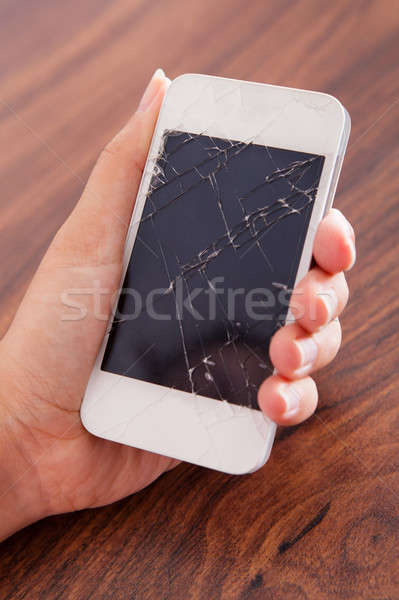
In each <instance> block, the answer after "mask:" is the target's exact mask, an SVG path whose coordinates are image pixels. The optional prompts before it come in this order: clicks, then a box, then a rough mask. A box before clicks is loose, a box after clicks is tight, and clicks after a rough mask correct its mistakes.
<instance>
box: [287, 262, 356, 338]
mask: <svg viewBox="0 0 399 600" xmlns="http://www.w3.org/2000/svg"><path fill="white" fill-rule="evenodd" d="M348 297H349V290H348V285H347V283H346V280H345V276H344V274H343V273H342V272H341V273H336V274H335V275H330V274H329V273H326V272H325V271H323V270H322V269H320V268H319V267H315V268H313V269H311V270H310V271H309V273H307V275H305V277H304V278H303V279H302V281H301V282H300V283H299V284H298V285H297V287H296V288H295V290H294V291H293V293H292V296H291V302H290V309H291V312H292V314H293V316H294V317H295V320H296V322H297V323H299V324H300V325H301V326H302V327H303V328H304V329H305V330H306V331H310V332H312V331H316V330H318V329H319V328H320V327H323V326H325V325H327V323H329V322H330V321H332V320H333V319H335V317H337V316H338V315H339V314H340V313H341V312H342V310H343V309H344V307H345V306H346V303H347V301H348Z"/></svg>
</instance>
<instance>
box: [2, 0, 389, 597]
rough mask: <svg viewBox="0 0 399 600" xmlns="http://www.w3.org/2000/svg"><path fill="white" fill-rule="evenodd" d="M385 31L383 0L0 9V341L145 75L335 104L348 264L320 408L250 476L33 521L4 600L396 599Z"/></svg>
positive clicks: (161, 490) (204, 0)
mask: <svg viewBox="0 0 399 600" xmlns="http://www.w3.org/2000/svg"><path fill="white" fill-rule="evenodd" d="M398 25H399V3H398V1H397V0H386V1H385V0H381V1H379V0H375V1H366V0H365V1H357V0H352V1H345V0H344V1H341V0H339V1H336V0H334V1H328V0H321V1H320V0H306V1H303V2H293V1H289V0H282V1H278V0H274V1H261V0H259V1H246V2H243V1H242V0H241V1H240V0H229V1H227V0H224V1H220V0H218V1H215V0H201V1H199V0H198V1H194V0H185V1H184V2H183V1H180V2H178V1H163V2H161V1H155V0H151V1H148V0H134V1H129V0H120V1H115V2H107V1H106V0H85V1H83V2H74V1H73V2H60V1H56V2H54V0H37V1H36V2H29V1H28V0H18V1H17V2H16V1H15V0H2V1H1V2H0V44H1V45H0V50H1V51H0V73H1V83H0V123H1V128H0V178H1V196H0V203H1V209H0V231H1V234H0V256H1V265H0V269H1V271H0V302H1V312H0V331H1V332H4V330H5V329H6V327H7V325H8V324H9V322H10V319H11V318H12V315H13V312H14V310H15V308H16V306H17V304H18V302H19V300H20V299H21V297H22V295H23V293H24V290H25V288H26V285H27V282H28V281H29V278H30V276H31V275H32V273H33V272H34V270H35V267H36V266H37V264H38V261H39V260H40V257H41V256H42V255H43V253H44V251H45V249H46V246H47V244H48V242H49V240H50V239H51V237H52V235H53V234H54V232H55V231H56V229H57V227H58V226H59V225H60V224H61V223H62V222H63V220H64V218H65V217H66V215H67V214H68V213H69V212H70V210H71V208H72V207H73V205H74V204H75V202H76V201H77V199H78V197H79V194H80V192H81V190H82V187H83V185H84V181H85V179H86V177H87V175H88V173H89V171H90V169H91V167H92V165H93V163H94V161H95V159H96V156H97V155H98V153H99V151H100V149H101V148H102V147H103V145H104V144H105V143H106V141H107V140H108V139H109V138H110V137H111V136H112V135H113V134H114V133H115V132H116V131H117V130H118V128H119V127H120V126H121V125H122V124H123V122H124V121H125V120H126V119H127V117H128V116H129V115H130V113H131V112H132V110H133V108H134V106H135V105H136V102H137V100H138V98H139V95H140V93H141V91H142V89H143V87H144V85H145V83H146V82H147V79H148V77H149V76H150V74H151V73H152V71H153V70H154V69H155V68H156V67H158V66H162V67H164V68H165V70H166V72H167V74H168V75H169V76H170V77H172V78H173V77H175V76H177V75H178V74H180V73H184V72H202V73H210V74H217V75H225V76H230V77H236V78H240V79H251V80H255V81H264V82H269V83H274V84H281V85H287V86H293V87H301V88H310V89H316V90H321V91H325V92H329V93H332V94H334V95H336V96H337V97H338V98H340V100H341V101H342V102H343V104H344V105H345V106H346V107H347V109H348V110H349V112H350V114H351V117H352V134H351V139H350V143H349V148H348V153H347V158H346V160H345V164H344V168H343V173H342V177H341V181H340V184H339V189H338V194H337V197H336V203H335V204H336V206H337V207H339V208H340V209H341V210H343V211H344V212H345V214H346V215H347V216H348V217H349V218H350V219H351V220H352V222H353V223H354V226H355V228H356V231H357V241H358V253H359V261H358V264H357V266H356V268H355V269H354V270H353V271H352V272H351V273H350V274H349V276H348V279H349V284H350V286H351V290H352V297H351V301H350V305H349V306H348V308H347V310H346V312H345V315H344V317H343V319H342V324H343V332H344V335H343V339H344V342H343V348H342V351H341V353H340V354H339V357H338V358H337V359H336V360H335V362H334V363H333V364H332V365H331V366H330V367H328V368H326V369H325V370H323V371H322V372H321V373H320V374H318V375H317V377H316V379H317V382H318V385H319V390H320V406H319V409H318V411H317V414H316V415H315V416H314V417H313V418H311V419H310V420H309V421H308V422H307V423H306V424H304V425H302V426H299V427H295V428H292V429H287V430H281V431H280V432H279V435H278V440H277V443H276V444H275V447H274V450H273V452H272V457H271V459H270V461H269V462H268V463H267V465H266V466H265V467H264V468H263V469H262V470H260V471H258V472H257V473H255V474H253V475H248V476H244V477H232V476H228V475H223V474H220V473H216V472H212V471H209V470H205V469H200V468H196V467H194V466H190V465H181V466H180V467H178V468H177V469H176V470H174V471H172V472H170V473H168V474H166V475H164V476H163V477H161V479H159V480H158V481H157V482H155V483H154V484H153V485H151V486H150V487H149V488H148V489H146V490H144V491H142V492H140V493H138V494H136V495H135V496H132V497H130V498H127V499H125V500H123V501H121V502H118V503H117V504H115V505H113V506H109V507H105V508H101V509H97V510H88V511H83V512H80V513H77V514H69V515H64V516H59V517H54V518H51V519H47V520H44V521H42V522H40V523H37V524H35V525H33V526H31V527H29V528H27V529H25V530H24V531H21V532H19V533H17V534H16V535H14V536H13V537H12V538H11V539H9V540H7V541H6V542H5V543H4V544H3V545H2V546H1V548H0V556H1V567H0V597H1V598H12V599H18V598H29V599H34V598H45V599H46V600H50V599H53V598H76V599H79V600H83V599H86V598H96V599H98V598H115V599H119V598H121V599H122V598H123V599H125V598H128V599H136V600H147V599H151V600H152V599H155V600H166V599H168V600H170V599H172V600H173V599H177V600H187V599H201V600H202V599H204V600H217V599H219V598H222V599H224V598H226V599H230V598H234V599H235V598H237V599H265V600H269V599H270V600H280V599H284V600H290V599H304V598H310V599H317V600H318V599H325V598H343V599H351V600H352V599H357V598H362V599H363V598H367V599H369V600H387V599H392V600H394V599H398V598H399V543H398V540H399V511H398V506H399V435H398V431H399V409H398V387H399V377H398V367H399V360H398V359H399V355H398V341H399V340H398V330H399V311H398V308H399V303H398V297H399V295H398V292H399V289H398V277H399V266H398V262H399V260H398V259H399V252H398V235H399V234H398V230H399V208H398V202H399V194H398V172H399V150H398V134H399V128H398V118H399V69H398V55H399V37H398ZM0 518H1V517H0Z"/></svg>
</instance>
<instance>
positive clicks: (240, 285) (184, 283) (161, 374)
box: [101, 131, 324, 409]
mask: <svg viewBox="0 0 399 600" xmlns="http://www.w3.org/2000/svg"><path fill="white" fill-rule="evenodd" d="M323 163H324V157H323V156H318V155H313V154H307V153H303V152H297V151H292V150H286V149H282V148H273V147H266V146H262V145H257V144H254V143H249V144H248V143H245V142H239V141H234V140H227V139H220V138H215V137H209V136H206V135H197V134H190V133H188V132H181V131H166V132H165V133H164V135H163V139H162V144H161V150H160V152H159V153H158V158H157V161H156V164H155V168H154V173H153V176H152V179H151V183H150V186H149V190H148V193H147V197H146V201H145V205H144V209H143V214H142V217H141V220H140V224H139V228H138V233H137V238H136V240H135V244H134V247H133V251H132V254H131V257H130V261H129V264H128V267H127V272H126V275H125V280H124V284H123V289H122V290H121V293H120V297H119V301H118V307H117V310H116V313H115V316H114V320H113V324H112V327H111V331H110V334H109V338H108V342H107V346H106V350H105V354H104V358H103V362H102V367H101V368H102V369H103V370H105V371H108V372H111V373H116V374H119V375H124V376H126V377H132V378H135V379H140V380H144V381H147V382H151V383H156V384H159V385H162V386H166V387H169V388H175V389H177V390H183V391H187V392H192V393H195V394H199V395H201V396H207V397H209V398H215V399H218V400H226V401H228V402H231V403H233V404H239V405H243V406H248V407H251V408H255V409H256V408H258V406H257V389H258V386H259V384H260V383H261V382H262V381H263V380H264V379H265V378H266V377H267V376H268V375H270V374H271V373H272V371H273V370H272V366H271V363H270V361H269V357H268V348H269V342H270V339H271V337H272V335H273V333H274V332H275V331H276V329H277V328H278V327H280V326H282V325H283V324H284V322H285V319H286V315H287V310H288V303H289V298H290V292H291V289H292V287H293V285H294V283H295V279H296V273H297V269H298V266H299V262H300V259H301V254H302V249H303V245H304V242H305V238H306V234H307V229H308V225H309V221H310V217H311V213H312V209H313V203H314V199H315V195H316V191H317V186H318V184H319V180H320V175H321V171H322V168H323Z"/></svg>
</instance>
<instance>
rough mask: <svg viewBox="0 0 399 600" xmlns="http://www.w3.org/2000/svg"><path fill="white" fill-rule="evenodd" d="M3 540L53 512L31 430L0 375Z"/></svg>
mask: <svg viewBox="0 0 399 600" xmlns="http://www.w3.org/2000/svg"><path fill="white" fill-rule="evenodd" d="M0 380H1V394H0V514H1V515H2V518H1V521H0V540H2V539H5V538H6V537H8V536H9V535H12V534H13V533H14V532H15V531H17V530H18V529H21V528H23V527H25V526H27V525H29V524H30V523H33V522H34V521H37V520H39V519H41V518H43V517H45V516H46V515H47V514H49V511H48V510H47V507H46V502H45V496H44V495H43V491H42V486H41V482H40V476H39V472H38V465H37V464H35V462H34V460H32V458H31V456H30V453H29V451H28V447H27V444H26V443H25V442H26V440H25V437H26V435H29V431H24V429H25V426H24V425H23V424H22V423H20V422H19V421H18V419H17V417H16V415H15V414H13V410H12V407H11V406H10V405H14V401H13V400H14V399H13V398H12V391H11V390H9V389H8V387H7V383H6V381H5V380H4V378H3V377H1V375H0Z"/></svg>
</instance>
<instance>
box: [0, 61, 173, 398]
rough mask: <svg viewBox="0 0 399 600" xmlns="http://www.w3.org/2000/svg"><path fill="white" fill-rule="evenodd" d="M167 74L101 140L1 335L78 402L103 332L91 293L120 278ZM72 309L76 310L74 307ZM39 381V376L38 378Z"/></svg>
mask: <svg viewBox="0 0 399 600" xmlns="http://www.w3.org/2000/svg"><path fill="white" fill-rule="evenodd" d="M168 83H169V80H168V79H167V78H166V77H165V74H164V72H163V71H162V70H161V69H158V70H157V71H156V72H155V73H154V75H153V77H152V79H151V81H150V83H149V84H148V87H147V89H146V91H145V93H144V95H143V98H142V100H141V102H140V104H139V107H138V109H137V111H136V112H135V114H134V115H133V117H132V118H131V119H130V120H129V122H128V123H127V124H126V125H125V127H124V128H123V129H122V130H121V131H120V132H119V133H118V134H117V136H116V137H115V138H114V139H113V140H112V141H111V142H110V143H109V144H108V145H107V146H106V148H105V149H104V150H103V151H102V153H101V156H100V157H99V159H98V161H97V164H96V165H95V167H94V169H93V172H92V174H91V175H90V178H89V180H88V182H87V185H86V188H85V190H84V192H83V194H82V197H81V199H80V200H79V202H78V204H77V205H76V207H75V209H74V210H73V212H72V214H71V215H70V217H69V218H68V219H67V220H66V222H65V223H64V225H63V226H62V227H61V229H60V230H59V231H58V233H57V234H56V236H55V238H54V240H53V242H52V244H51V246H50V248H49V249H48V251H47V253H46V255H45V256H44V258H43V260H42V263H41V265H40V266H39V269H38V270H37V272H36V274H35V276H34V278H33V280H32V282H31V284H30V286H29V288H28V291H27V292H26V294H25V297H24V298H23V300H22V303H21V305H20V307H19V309H18V311H17V314H16V316H15V318H14V321H13V323H12V325H11V327H10V329H9V330H8V332H7V334H6V335H5V337H4V338H3V340H2V343H1V346H2V349H4V350H5V352H6V354H7V355H8V356H10V357H11V358H14V359H15V360H14V362H15V363H16V364H17V363H18V364H23V365H24V369H25V371H27V372H28V371H29V372H30V373H33V374H40V377H41V378H42V379H43V380H45V381H46V386H47V388H48V389H49V390H56V391H57V394H58V395H59V393H60V390H61V389H68V390H69V392H68V393H69V396H72V397H73V398H74V401H73V402H72V403H69V404H68V406H69V407H71V406H70V404H73V405H76V406H78V404H79V402H80V398H81V395H82V393H83V390H84V388H85V385H86V383H87V379H88V377H89V374H90V371H91V368H92V365H93V362H94V360H95V356H96V354H97V351H98V347H99V345H100V343H101V340H102V338H103V336H104V332H105V327H106V315H105V319H100V318H99V317H98V313H97V312H96V310H97V309H96V307H95V306H94V304H95V303H94V302H93V298H92V297H91V296H90V295H87V293H85V290H87V289H89V288H94V287H95V285H94V282H98V284H99V285H100V287H101V288H104V289H107V290H108V291H109V295H108V296H107V297H106V296H104V298H103V297H102V296H101V298H103V300H102V301H103V302H104V306H102V307H101V308H102V309H103V308H104V310H101V311H100V312H101V314H103V313H107V312H108V313H109V310H110V296H112V293H113V291H114V290H115V289H116V288H117V286H118V284H119V279H120V272H121V265H122V257H123V248H124V239H125V235H126V232H127V230H128V225H129V220H130V215H131V212H132V208H133V205H134V200H135V197H136V193H137V190H138V186H139V184H140V179H141V175H142V171H143V168H144V164H145V160H146V156H147V152H148V148H149V145H150V141H151V137H152V134H153V131H154V127H155V123H156V120H157V117H158V114H159V109H160V106H161V103H162V100H163V97H164V94H165V91H166V88H167V86H168ZM65 290H75V292H74V297H75V296H76V293H78V291H79V290H81V292H79V293H81V295H78V296H77V298H78V300H79V309H81V310H82V315H83V316H82V318H80V319H65V318H64V317H65V306H68V307H70V306H75V307H76V304H75V305H71V304H65V301H64V299H63V298H64V297H65ZM75 315H76V311H75ZM36 379H37V378H36Z"/></svg>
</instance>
